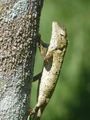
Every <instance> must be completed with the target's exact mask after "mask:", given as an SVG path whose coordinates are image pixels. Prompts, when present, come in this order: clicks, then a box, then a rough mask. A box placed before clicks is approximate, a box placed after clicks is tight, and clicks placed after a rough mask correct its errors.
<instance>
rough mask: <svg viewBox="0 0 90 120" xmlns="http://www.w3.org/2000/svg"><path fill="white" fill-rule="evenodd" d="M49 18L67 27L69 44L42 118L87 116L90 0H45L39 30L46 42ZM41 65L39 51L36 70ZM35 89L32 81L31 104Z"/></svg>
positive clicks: (89, 112) (88, 119)
mask: <svg viewBox="0 0 90 120" xmlns="http://www.w3.org/2000/svg"><path fill="white" fill-rule="evenodd" d="M52 21H58V22H59V23H60V24H62V25H64V26H65V27H66V28H67V33H68V41H69V44H68V50H67V53H66V56H65V59H64V64H63V67H62V72H61V74H60V77H59V80H58V83H57V86H56V89H55V92H54V94H53V96H52V99H51V101H50V103H49V104H48V106H47V107H46V109H45V111H44V114H43V116H42V120H90V77H89V76H90V0H45V2H44V7H43V11H42V16H41V28H40V32H41V35H42V39H43V40H44V41H46V42H48V43H49V40H50V36H51V25H52ZM41 69H42V58H41V56H40V53H39V51H38V52H37V55H36V64H35V74H36V73H39V72H40V71H41ZM36 89H37V83H33V89H32V103H31V104H32V105H33V106H34V105H35V99H36V98H35V96H36V95H35V93H36Z"/></svg>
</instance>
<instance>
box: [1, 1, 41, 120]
mask: <svg viewBox="0 0 90 120" xmlns="http://www.w3.org/2000/svg"><path fill="white" fill-rule="evenodd" d="M41 8H42V0H38V1H37V0H0V119H2V120H26V119H27V116H28V115H27V114H28V109H29V97H30V89H31V80H32V77H33V67H34V60H35V52H36V39H37V37H38V32H39V20H40V14H41Z"/></svg>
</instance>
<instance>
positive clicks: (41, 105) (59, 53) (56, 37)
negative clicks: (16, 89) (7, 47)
mask: <svg viewBox="0 0 90 120" xmlns="http://www.w3.org/2000/svg"><path fill="white" fill-rule="evenodd" d="M66 48H67V40H66V31H65V30H64V29H63V28H61V27H60V26H59V25H58V23H57V22H53V24H52V36H51V41H50V45H49V47H48V50H47V53H46V56H45V59H44V68H43V72H42V77H41V80H40V86H39V95H38V101H37V104H36V106H35V108H34V109H33V111H32V112H31V116H32V119H33V120H40V118H41V115H42V113H43V111H44V109H45V107H46V105H47V104H48V102H49V101H50V98H51V96H52V94H53V92H54V89H55V86H56V83H57V80H58V77H59V74H60V71H61V67H62V63H63V60H64V55H65V52H66Z"/></svg>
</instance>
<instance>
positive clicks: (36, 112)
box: [30, 106, 41, 120]
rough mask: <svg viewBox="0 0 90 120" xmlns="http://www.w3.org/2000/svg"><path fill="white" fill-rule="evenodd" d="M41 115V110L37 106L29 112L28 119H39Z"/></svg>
mask: <svg viewBox="0 0 90 120" xmlns="http://www.w3.org/2000/svg"><path fill="white" fill-rule="evenodd" d="M40 117H41V110H40V108H39V107H37V106H36V107H35V108H34V109H33V110H32V111H31V112H30V120H40Z"/></svg>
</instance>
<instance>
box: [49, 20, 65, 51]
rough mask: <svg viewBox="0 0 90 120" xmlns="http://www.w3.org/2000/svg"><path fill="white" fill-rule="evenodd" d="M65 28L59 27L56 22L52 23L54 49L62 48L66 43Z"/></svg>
mask: <svg viewBox="0 0 90 120" xmlns="http://www.w3.org/2000/svg"><path fill="white" fill-rule="evenodd" d="M66 37H67V34H66V30H65V29H64V27H60V26H59V24H58V23H57V22H53V23H52V38H51V39H53V43H54V49H63V48H64V47H65V46H66V44H67V41H66Z"/></svg>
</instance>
